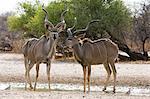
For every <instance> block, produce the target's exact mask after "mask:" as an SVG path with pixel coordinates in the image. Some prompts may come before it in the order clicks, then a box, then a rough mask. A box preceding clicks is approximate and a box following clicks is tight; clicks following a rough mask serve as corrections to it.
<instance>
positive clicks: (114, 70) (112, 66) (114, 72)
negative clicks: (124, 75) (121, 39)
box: [110, 62, 117, 93]
mask: <svg viewBox="0 0 150 99" xmlns="http://www.w3.org/2000/svg"><path fill="white" fill-rule="evenodd" d="M110 65H111V68H112V71H113V76H114V86H113V92H114V93H115V91H116V89H115V86H116V75H117V71H116V67H115V64H114V62H111V63H110Z"/></svg>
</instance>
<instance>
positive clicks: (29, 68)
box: [27, 62, 34, 89]
mask: <svg viewBox="0 0 150 99" xmlns="http://www.w3.org/2000/svg"><path fill="white" fill-rule="evenodd" d="M33 65H34V63H32V62H30V64H29V65H28V67H27V76H28V83H29V85H30V88H31V89H33V87H32V84H31V78H30V70H31V68H32V67H33Z"/></svg>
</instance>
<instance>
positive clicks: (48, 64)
mask: <svg viewBox="0 0 150 99" xmlns="http://www.w3.org/2000/svg"><path fill="white" fill-rule="evenodd" d="M50 69H51V61H50V62H48V63H47V77H48V87H49V90H51V87H50Z"/></svg>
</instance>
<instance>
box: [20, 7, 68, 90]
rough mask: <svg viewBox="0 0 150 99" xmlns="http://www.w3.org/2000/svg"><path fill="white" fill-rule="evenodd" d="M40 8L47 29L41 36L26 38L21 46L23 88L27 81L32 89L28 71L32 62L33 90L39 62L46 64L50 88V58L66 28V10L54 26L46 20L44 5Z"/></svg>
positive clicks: (46, 13) (46, 14)
mask: <svg viewBox="0 0 150 99" xmlns="http://www.w3.org/2000/svg"><path fill="white" fill-rule="evenodd" d="M42 9H43V11H44V12H45V19H44V26H45V28H46V31H47V32H46V34H45V35H43V36H41V37H40V38H39V39H36V38H33V39H31V40H28V41H27V42H26V43H25V44H24V45H23V48H22V52H23V54H24V62H25V79H26V83H25V89H26V88H27V83H29V85H30V88H31V89H33V87H32V84H31V79H30V73H29V72H30V70H31V69H32V67H33V66H34V64H36V79H35V84H34V90H36V83H37V80H38V76H39V65H40V64H41V63H46V65H47V77H48V85H49V89H50V68H51V59H52V57H53V56H54V54H55V48H56V44H57V40H58V37H59V34H60V33H61V32H62V31H64V29H65V28H66V23H65V20H64V15H65V13H66V12H67V10H65V11H64V12H63V13H62V14H61V22H60V23H58V24H57V25H56V26H54V25H53V24H52V23H51V22H50V21H49V20H48V12H47V11H46V10H45V9H44V7H42Z"/></svg>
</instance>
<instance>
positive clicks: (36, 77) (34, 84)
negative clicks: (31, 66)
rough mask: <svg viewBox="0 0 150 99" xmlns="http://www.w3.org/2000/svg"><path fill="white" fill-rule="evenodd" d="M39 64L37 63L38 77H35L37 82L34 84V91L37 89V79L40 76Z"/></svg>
mask: <svg viewBox="0 0 150 99" xmlns="http://www.w3.org/2000/svg"><path fill="white" fill-rule="evenodd" d="M39 66H40V65H39V64H38V63H37V64H36V79H35V84H34V91H35V90H36V84H37V80H38V77H39Z"/></svg>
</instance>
